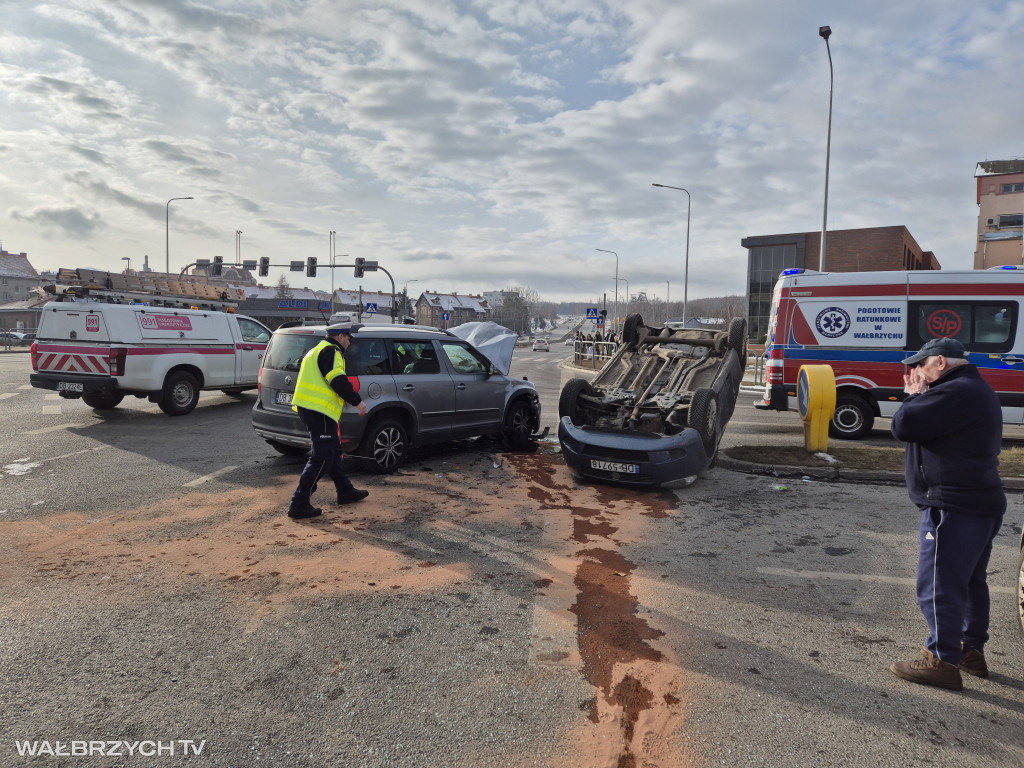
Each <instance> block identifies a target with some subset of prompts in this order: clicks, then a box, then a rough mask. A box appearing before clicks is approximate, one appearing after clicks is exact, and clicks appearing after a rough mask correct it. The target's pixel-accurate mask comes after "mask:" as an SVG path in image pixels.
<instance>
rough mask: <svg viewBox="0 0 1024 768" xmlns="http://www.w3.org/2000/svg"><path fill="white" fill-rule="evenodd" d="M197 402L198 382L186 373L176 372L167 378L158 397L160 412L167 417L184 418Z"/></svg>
mask: <svg viewBox="0 0 1024 768" xmlns="http://www.w3.org/2000/svg"><path fill="white" fill-rule="evenodd" d="M198 402H199V382H198V381H196V377H195V376H193V375H192V374H191V373H187V372H186V371H177V372H175V373H172V374H171V375H170V376H168V377H167V380H166V381H165V382H164V391H163V394H162V395H161V396H160V410H161V411H163V412H164V413H166V414H167V415H168V416H184V415H185V414H186V413H190V412H191V411H192V409H193V408H195V407H196V403H198Z"/></svg>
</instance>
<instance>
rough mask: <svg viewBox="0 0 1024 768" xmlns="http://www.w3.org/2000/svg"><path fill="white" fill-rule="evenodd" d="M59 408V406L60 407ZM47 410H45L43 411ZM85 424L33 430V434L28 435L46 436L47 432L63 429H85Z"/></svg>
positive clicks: (59, 425)
mask: <svg viewBox="0 0 1024 768" xmlns="http://www.w3.org/2000/svg"><path fill="white" fill-rule="evenodd" d="M58 408H59V406H58ZM43 410H44V411H45V410H46V409H45V408H44V409H43ZM58 413H59V411H58ZM84 426H85V424H58V425H57V426H56V427H43V428H42V429H33V430H32V431H31V432H26V433H25V434H26V435H45V434H46V433H47V432H57V431H59V430H61V429H75V428H76V427H84Z"/></svg>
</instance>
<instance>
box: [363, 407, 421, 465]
mask: <svg viewBox="0 0 1024 768" xmlns="http://www.w3.org/2000/svg"><path fill="white" fill-rule="evenodd" d="M359 453H360V455H362V456H364V457H366V458H367V459H369V460H370V466H371V467H372V469H373V471H374V472H377V473H378V474H386V473H388V472H394V471H395V470H396V469H398V468H399V467H400V466H401V464H402V462H403V461H405V457H406V454H408V453H409V438H408V436H407V435H406V432H405V427H404V426H403V425H402V423H401V422H399V421H398V420H397V419H390V418H383V419H380V420H378V421H375V422H374V423H373V424H372V425H371V426H370V428H369V429H368V430H367V431H366V437H365V438H364V439H363V445H362V447H361V449H360V451H359Z"/></svg>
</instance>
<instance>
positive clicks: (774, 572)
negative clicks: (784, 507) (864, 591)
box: [757, 568, 1014, 595]
mask: <svg viewBox="0 0 1024 768" xmlns="http://www.w3.org/2000/svg"><path fill="white" fill-rule="evenodd" d="M757 572H758V573H763V574H765V575H766V576H788V577H792V578H801V579H833V580H835V581H860V582H864V583H867V584H893V585H896V586H900V587H916V585H917V579H914V578H909V577H903V576H877V575H875V574H871V573H837V572H833V571H796V570H792V569H790V568H758V569H757ZM988 591H989V592H998V593H999V594H1001V595H1012V594H1014V590H1013V589H1011V588H1010V587H999V586H991V585H989V588H988Z"/></svg>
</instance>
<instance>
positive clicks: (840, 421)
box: [828, 395, 875, 440]
mask: <svg viewBox="0 0 1024 768" xmlns="http://www.w3.org/2000/svg"><path fill="white" fill-rule="evenodd" d="M874 423H875V414H874V413H872V411H871V406H870V405H868V403H867V402H866V401H865V400H864V398H862V397H857V396H856V395H839V396H838V397H837V398H836V412H835V413H834V414H833V416H832V421H831V422H829V425H828V433H829V435H831V436H832V437H834V438H836V439H839V440H860V439H861V438H862V437H864V436H865V435H866V434H867V433H868V432H870V431H871V427H872V426H873V425H874Z"/></svg>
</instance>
